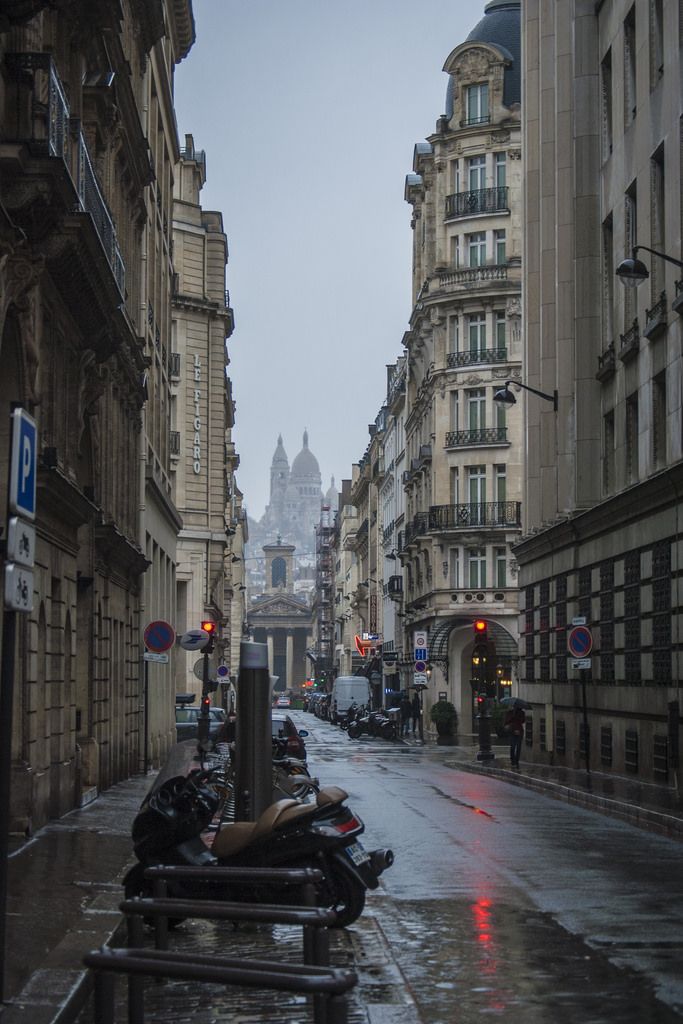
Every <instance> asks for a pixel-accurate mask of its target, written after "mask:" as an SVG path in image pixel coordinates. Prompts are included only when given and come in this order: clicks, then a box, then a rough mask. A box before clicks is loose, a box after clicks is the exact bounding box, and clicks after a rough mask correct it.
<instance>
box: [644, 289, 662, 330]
mask: <svg viewBox="0 0 683 1024" xmlns="http://www.w3.org/2000/svg"><path fill="white" fill-rule="evenodd" d="M666 309H667V307H666V292H662V293H661V295H660V296H659V299H658V300H657V302H655V304H654V306H653V307H652V309H646V310H645V329H644V330H643V334H644V335H645V337H646V338H648V339H649V340H650V341H652V340H653V339H654V338H657V337H658V336H659V335H660V334H661V333H662V332H663V331H664V330H666Z"/></svg>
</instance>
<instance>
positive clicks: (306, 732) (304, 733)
mask: <svg viewBox="0 0 683 1024" xmlns="http://www.w3.org/2000/svg"><path fill="white" fill-rule="evenodd" d="M299 736H303V737H304V739H305V738H306V737H307V736H308V729H299Z"/></svg>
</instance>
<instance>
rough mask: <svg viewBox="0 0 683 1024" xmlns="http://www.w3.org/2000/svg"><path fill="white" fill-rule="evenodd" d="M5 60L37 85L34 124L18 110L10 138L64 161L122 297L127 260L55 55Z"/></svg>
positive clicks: (79, 205)
mask: <svg viewBox="0 0 683 1024" xmlns="http://www.w3.org/2000/svg"><path fill="white" fill-rule="evenodd" d="M6 61H7V66H8V68H9V69H10V70H11V71H12V72H13V73H14V75H15V76H16V77H17V79H18V80H20V81H21V82H22V84H23V83H24V82H25V80H26V77H27V76H29V75H30V76H32V89H31V96H30V100H31V103H30V125H29V124H25V123H23V121H22V118H21V115H20V113H19V112H17V118H16V121H15V122H14V123H13V124H12V123H8V124H7V125H6V126H5V132H4V135H5V141H21V142H23V143H26V144H27V146H28V148H29V150H30V152H31V154H35V155H36V156H37V157H40V156H42V155H43V154H44V155H46V156H48V157H51V158H54V159H56V160H59V161H60V162H61V164H62V165H63V168H64V171H65V172H67V174H68V178H70V179H71V183H72V185H73V186H74V187H75V190H76V199H77V212H79V213H86V214H88V215H89V218H90V220H91V222H92V224H93V227H94V228H95V231H96V233H97V236H98V238H99V241H100V243H101V245H102V248H103V249H104V253H105V256H106V258H107V262H108V263H109V266H110V268H111V271H112V273H113V276H114V280H115V282H116V286H117V288H118V291H119V292H120V294H121V296H122V297H123V296H124V295H125V265H124V262H123V258H122V256H121V250H120V248H119V244H118V241H117V237H116V230H115V228H114V221H113V218H112V216H111V213H110V211H109V207H108V205H107V202H106V200H105V198H104V195H103V192H102V189H101V187H100V183H99V181H98V178H97V175H96V173H95V170H94V168H93V165H92V160H91V158H90V153H89V151H88V147H87V145H86V142H85V137H84V135H83V132H82V131H80V129H79V128H78V121H77V120H76V119H72V118H71V115H70V110H69V104H68V101H67V96H66V90H65V89H64V86H63V85H62V82H61V80H60V78H59V75H58V74H57V70H56V67H55V64H54V61H53V59H52V57H51V56H50V54H46V53H11V54H8V55H7V57H6ZM29 81H31V79H29ZM24 174H26V171H25V169H24ZM68 178H67V179H65V180H68Z"/></svg>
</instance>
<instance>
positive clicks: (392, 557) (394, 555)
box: [385, 548, 396, 562]
mask: <svg viewBox="0 0 683 1024" xmlns="http://www.w3.org/2000/svg"><path fill="white" fill-rule="evenodd" d="M385 557H386V558H390V559H391V561H392V562H395V561H396V548H392V549H391V551H390V552H389V554H388V555H386V556H385Z"/></svg>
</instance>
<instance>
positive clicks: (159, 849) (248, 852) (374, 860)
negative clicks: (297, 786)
mask: <svg viewBox="0 0 683 1024" xmlns="http://www.w3.org/2000/svg"><path fill="white" fill-rule="evenodd" d="M210 775H211V773H210V772H206V771H193V772H191V773H190V775H189V776H188V777H187V778H183V777H182V776H177V777H175V778H171V779H169V780H168V781H167V782H165V783H163V784H162V785H161V786H160V787H159V788H158V789H156V790H155V791H154V792H152V794H151V795H150V796H148V797H147V798H146V800H145V801H144V803H143V805H142V807H141V809H140V812H139V813H138V815H137V817H136V818H135V821H134V822H133V845H134V849H135V854H136V856H137V858H138V860H139V864H136V865H135V866H134V867H133V868H131V870H130V871H129V872H128V874H127V875H126V877H125V879H124V885H125V891H126V897H127V898H130V897H131V896H140V895H149V894H150V891H151V889H150V884H149V882H147V881H146V879H145V877H144V871H145V868H147V867H151V866H153V865H156V864H186V865H198V866H209V865H212V864H217V865H221V866H236V867H237V866H239V867H245V866H247V867H287V868H297V867H313V868H320V869H322V871H323V873H324V876H325V877H324V880H323V882H322V883H321V886H320V888H319V890H318V894H317V898H318V904H319V905H320V906H324V907H332V908H333V909H334V910H336V912H337V927H339V928H343V927H345V926H346V925H349V924H352V923H353V922H354V921H355V920H356V919H357V918H358V917H359V916H360V914H361V913H362V912H363V908H364V906H365V893H366V890H367V889H376V888H377V885H378V879H379V876H380V874H381V873H382V871H384V870H385V869H386V868H388V867H390V866H391V865H392V864H393V861H394V855H393V853H392V851H391V850H382V849H380V850H372V851H366V850H365V849H364V848H363V846H362V845H361V843H360V842H359V840H358V837H359V836H360V835H361V833H362V832H363V831H364V829H365V826H364V825H363V822H362V821H361V820H360V818H358V817H357V816H356V815H355V814H354V813H353V812H352V811H351V810H350V808H349V807H346V806H345V805H344V801H345V800H346V799H347V794H346V793H345V792H344V790H343V789H339V788H337V787H335V786H332V787H329V788H327V789H322V790H321V791H320V792H319V793H318V794H317V796H316V801H315V803H306V804H305V803H302V802H301V801H299V800H295V799H287V800H278V801H277V802H276V803H274V804H272V805H271V806H270V807H268V808H267V809H266V810H265V811H264V812H263V814H262V815H261V816H260V817H259V819H258V820H257V821H255V822H248V821H241V822H235V823H234V824H225V825H223V826H222V827H221V828H220V830H219V831H218V832H217V833H216V834H215V837H214V838H213V843H212V846H211V848H209V847H208V846H207V844H206V843H205V842H204V839H203V838H202V833H203V832H204V831H205V830H206V829H207V828H208V827H209V825H210V823H211V821H212V819H213V817H214V815H215V814H216V811H217V809H218V806H219V798H218V796H217V794H216V792H215V790H214V789H213V788H212V787H211V786H210V785H209V782H210ZM173 885H174V887H175V888H174V889H173V891H172V892H173V895H175V896H185V897H194V898H197V897H203V898H210V899H217V898H218V899H220V898H229V899H247V900H250V901H270V902H278V901H280V902H281V893H280V892H274V891H273V890H271V889H269V888H268V886H267V885H263V884H259V885H258V886H255V885H252V886H246V885H244V884H243V883H240V885H239V887H238V888H237V889H234V888H231V887H230V886H229V885H227V884H226V883H219V882H216V883H196V884H192V885H190V884H189V883H175V882H174V883H173Z"/></svg>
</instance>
